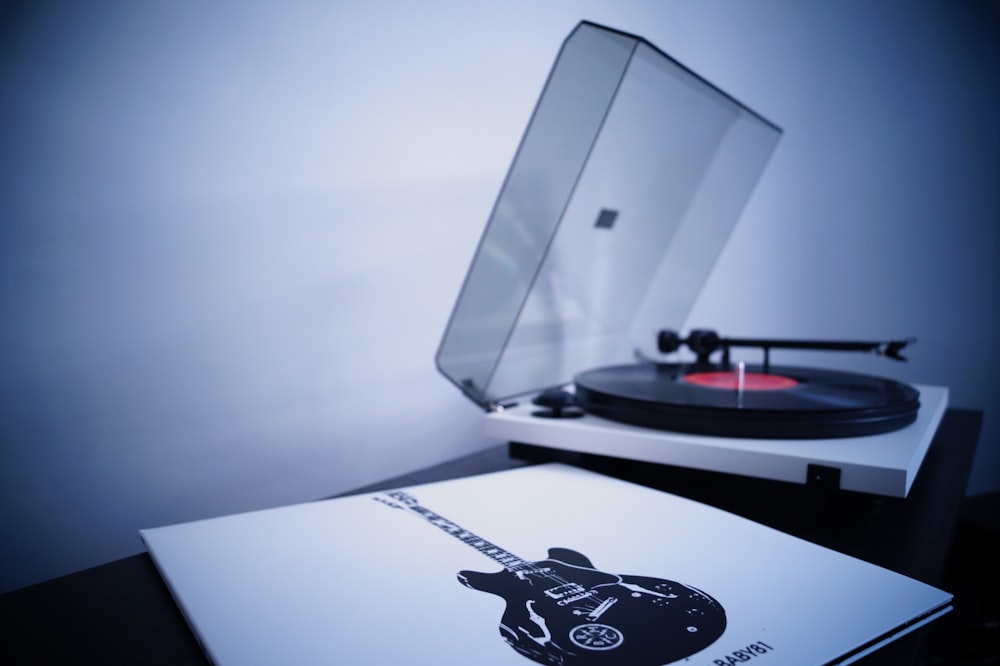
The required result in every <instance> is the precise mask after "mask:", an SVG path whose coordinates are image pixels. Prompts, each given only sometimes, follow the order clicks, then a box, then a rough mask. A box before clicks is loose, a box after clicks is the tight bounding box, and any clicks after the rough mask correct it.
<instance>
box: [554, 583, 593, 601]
mask: <svg viewBox="0 0 1000 666" xmlns="http://www.w3.org/2000/svg"><path fill="white" fill-rule="evenodd" d="M586 592H587V590H585V589H584V588H583V586H582V585H580V584H579V583H566V584H565V585H557V586H556V587H551V588H549V589H547V590H545V596H547V597H549V598H550V599H565V598H566V597H579V596H580V595H581V594H586Z"/></svg>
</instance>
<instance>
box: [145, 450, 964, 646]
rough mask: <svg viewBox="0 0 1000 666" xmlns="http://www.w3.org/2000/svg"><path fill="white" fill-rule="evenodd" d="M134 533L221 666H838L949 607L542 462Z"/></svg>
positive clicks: (824, 554) (844, 562)
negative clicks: (412, 665) (340, 665)
mask: <svg viewBox="0 0 1000 666" xmlns="http://www.w3.org/2000/svg"><path fill="white" fill-rule="evenodd" d="M141 535H142V538H143V539H144V541H145V543H146V547H147V549H148V551H149V553H150V554H151V555H152V558H153V560H154V561H155V563H156V566H157V567H158V569H159V571H160V573H161V574H162V576H163V578H164V579H165V581H166V582H167V585H168V586H169V588H170V590H171V592H172V594H173V596H174V598H175V600H176V601H177V603H178V605H179V606H180V608H181V609H182V610H183V612H184V615H185V616H186V618H187V620H188V622H189V624H190V625H191V627H192V629H193V630H194V631H195V633H196V634H197V635H198V637H199V639H200V641H201V643H202V645H203V646H204V649H205V651H206V653H207V654H208V655H209V657H210V658H211V659H212V661H213V662H215V663H217V664H223V665H229V664H233V665H236V664H239V665H240V666H243V665H246V664H274V663H295V664H331V663H350V664H401V663H420V664H431V663H433V664H463V665H465V664H470V663H475V664H510V665H512V666H517V665H519V664H521V665H524V664H530V663H561V664H564V665H565V666H570V665H571V664H621V663H630V664H640V665H641V664H666V663H690V664H703V665H704V666H715V665H716V664H736V663H743V662H745V661H749V660H753V661H755V662H759V663H762V664H772V665H778V664H792V665H795V666H808V665H809V664H832V663H837V664H842V663H850V662H851V661H854V660H856V659H857V658H858V657H860V656H861V655H863V654H867V653H869V652H871V651H873V650H875V649H877V648H878V647H879V646H881V645H884V644H885V643H887V642H889V641H892V640H894V639H895V638H897V637H899V636H900V635H903V634H905V633H907V632H909V631H911V630H913V629H915V628H916V627H919V626H921V625H923V624H925V623H927V622H929V621H931V620H932V619H934V618H936V617H938V616H940V615H942V614H944V613H946V612H947V611H948V610H950V603H951V595H949V594H948V593H946V592H943V591H941V590H938V589H936V588H934V587H931V586H928V585H926V584H924V583H921V582H918V581H915V580H913V579H910V578H907V577H904V576H901V575H899V574H896V573H894V572H891V571H888V570H886V569H883V568H880V567H877V566H874V565H871V564H868V563H866V562H863V561H860V560H857V559H854V558H851V557H848V556H846V555H843V554H840V553H837V552H834V551H831V550H828V549H825V548H822V547H820V546H817V545H815V544H812V543H809V542H806V541H803V540H800V539H798V538H795V537H792V536H789V535H787V534H784V533H781V532H778V531H776V530H773V529H771V528H768V527H764V526H762V525H760V524H757V523H754V522H751V521H748V520H746V519H744V518H740V517H737V516H734V515H732V514H729V513H726V512H724V511H721V510H718V509H715V508H712V507H708V506H706V505H702V504H699V503H696V502H692V501H690V500H687V499H683V498H679V497H677V496H673V495H669V494H665V493H662V492H659V491H655V490H651V489H648V488H644V487H641V486H637V485H633V484H630V483H627V482H624V481H619V480H615V479H611V478H609V477H605V476H602V475H599V474H595V473H592V472H587V471H583V470H580V469H577V468H574V467H570V466H565V465H561V464H547V465H538V466H530V467H524V468H520V469H516V470H510V471H504V472H496V473H492V474H485V475H481V476H474V477H468V478H464V479H458V480H451V481H444V482H438V483H433V484H427V485H423V486H417V487H412V488H406V489H402V490H399V491H389V492H386V493H377V494H365V495H357V496H352V497H346V498H341V499H334V500H328V501H323V502H315V503H310V504H302V505H296V506H290V507H285V508H278V509H271V510H265V511H258V512H252V513H246V514H240V515H234V516H229V517H223V518H217V519H211V520H204V521H199V522H193V523H186V524H181V525H174V526H168V527H161V528H155V529H147V530H142V532H141ZM664 639H669V640H664Z"/></svg>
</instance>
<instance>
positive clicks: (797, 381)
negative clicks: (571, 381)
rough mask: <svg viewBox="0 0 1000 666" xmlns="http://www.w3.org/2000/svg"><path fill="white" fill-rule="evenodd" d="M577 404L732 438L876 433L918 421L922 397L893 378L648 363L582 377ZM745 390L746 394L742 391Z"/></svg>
mask: <svg viewBox="0 0 1000 666" xmlns="http://www.w3.org/2000/svg"><path fill="white" fill-rule="evenodd" d="M575 384H576V400H577V403H578V404H579V406H580V407H581V408H583V409H584V410H585V411H587V412H589V413H591V414H595V415H597V416H601V417H604V418H607V419H611V420H614V421H619V422H623V423H629V424H632V425H638V426H644V427H648V428H658V429H661V430H671V431H675V432H687V433H696V434H703V435H721V436H726V437H755V438H767V439H772V438H773V439H818V438H835V437H854V436H859V435H873V434H877V433H882V432H890V431H892V430H898V429H899V428H902V427H904V426H906V425H909V424H910V423H912V422H913V421H914V420H915V419H916V417H917V410H918V408H919V406H920V393H919V391H917V390H916V389H915V388H913V387H912V386H909V385H907V384H903V383H901V382H897V381H893V380H891V379H884V378H881V377H872V376H868V375H861V374H855V373H849V372H836V371H832V370H822V369H812V368H791V367H774V366H772V367H771V368H769V371H768V372H763V370H762V369H761V368H760V367H759V366H746V368H745V373H743V374H742V375H740V374H739V373H738V372H737V371H736V370H735V369H733V368H722V367H719V366H706V365H699V366H693V365H680V364H655V363H640V364H635V365H620V366H612V367H607V368H598V369H595V370H589V371H586V372H583V373H580V374H579V375H577V377H576V379H575ZM741 387H742V390H741Z"/></svg>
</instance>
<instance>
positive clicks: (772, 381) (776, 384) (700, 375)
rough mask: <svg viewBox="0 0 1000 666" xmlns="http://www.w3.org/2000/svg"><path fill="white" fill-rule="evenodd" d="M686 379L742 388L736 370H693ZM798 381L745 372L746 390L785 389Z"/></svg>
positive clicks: (717, 385)
mask: <svg viewBox="0 0 1000 666" xmlns="http://www.w3.org/2000/svg"><path fill="white" fill-rule="evenodd" d="M684 381H686V382H688V383H689V384H696V385H697V386H707V387H709V388H718V389H729V390H730V391H737V390H739V388H740V374H739V372H737V371H735V370H731V371H719V372H693V373H691V374H690V375H684ZM798 384H799V383H798V381H796V380H794V379H792V378H791V377H785V376H784V375H768V374H764V373H763V372H744V373H743V390H744V391H784V390H785V389H790V388H792V387H793V386H798Z"/></svg>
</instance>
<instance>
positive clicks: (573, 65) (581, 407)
mask: <svg viewBox="0 0 1000 666" xmlns="http://www.w3.org/2000/svg"><path fill="white" fill-rule="evenodd" d="M780 136H781V129H780V128H779V127H777V126H776V125H775V124H774V123H772V122H770V121H769V120H767V119H765V118H764V117H763V116H761V115H760V114H758V113H756V112H755V111H753V110H751V109H749V108H748V107H747V106H745V105H743V104H741V103H740V102H738V101H737V100H735V99H734V98H733V97H731V96H730V95H727V94H726V93H724V92H723V91H721V90H719V89H718V88H716V87H715V86H713V85H712V84H710V83H708V82H707V81H705V80H704V79H702V78H701V77H699V76H698V75H696V74H694V73H693V72H691V71H690V70H689V69H687V68H685V67H684V66H683V65H681V64H679V63H678V62H676V61H675V60H673V59H672V58H670V57H669V56H667V55H666V54H665V53H663V52H662V51H660V50H659V49H657V48H656V47H655V46H653V45H652V44H650V43H649V42H647V41H646V40H644V39H642V38H641V37H638V36H635V35H630V34H626V33H623V32H619V31H616V30H612V29H609V28H606V27H603V26H599V25H596V24H594V23H590V22H582V23H580V24H579V25H578V26H577V27H576V28H575V29H574V30H573V32H572V33H571V34H570V35H569V36H568V37H567V38H566V40H565V42H564V43H563V45H562V48H561V50H560V52H559V54H558V56H557V58H556V62H555V64H554V65H553V68H552V71H551V72H550V74H549V78H548V81H547V82H546V84H545V88H544V89H543V91H542V94H541V96H540V98H539V101H538V103H537V106H536V108H535V110H534V113H533V115H532V117H531V120H530V122H529V124H528V128H527V130H526V131H525V134H524V136H523V138H522V140H521V144H520V146H519V148H518V150H517V154H516V155H515V157H514V160H513V163H512V165H511V167H510V170H509V172H508V174H507V178H506V180H505V181H504V183H503V186H502V188H501V191H500V194H499V196H498V198H497V201H496V204H495V205H494V208H493V211H492V213H491V216H490V219H489V222H488V224H487V226H486V230H485V232H484V234H483V236H482V239H481V240H480V244H479V247H478V250H477V252H476V255H475V257H474V259H473V262H472V265H471V267H470V269H469V271H468V274H467V276H466V279H465V283H464V284H463V286H462V290H461V292H460V294H459V296H458V299H457V301H456V304H455V307H454V310H453V312H452V315H451V319H450V321H449V323H448V327H447V329H446V331H445V334H444V337H443V339H442V341H441V344H440V347H439V349H438V353H437V357H436V360H437V365H438V368H439V370H440V371H441V372H442V373H443V374H444V375H445V376H446V377H448V379H450V380H451V381H452V382H453V383H454V384H455V385H457V386H458V387H459V388H460V389H461V390H462V391H463V392H464V393H465V394H466V396H467V397H469V398H470V399H471V400H472V401H474V402H475V403H476V404H477V405H479V406H481V407H482V408H483V409H484V410H485V411H486V412H487V417H486V430H487V433H488V434H490V435H492V436H495V437H499V438H502V439H505V440H508V441H511V442H518V443H524V444H531V445H536V446H541V447H547V448H551V449H558V450H564V451H574V452H580V453H593V454H599V455H605V456H612V457H618V458H625V459H631V460H639V461H647V462H655V463H664V464H670V465H678V466H683V467H690V468H696V469H704V470H711V471H717V472H727V473H734V474H741V475H747V476H754V477H759V478H766V479H775V480H781V481H790V482H793V483H822V484H826V485H835V486H836V487H839V488H842V489H846V490H856V491H863V492H869V493H877V494H882V495H890V496H897V497H905V496H906V494H907V492H908V491H909V489H910V486H911V485H912V483H913V480H914V478H915V477H916V474H917V472H918V470H919V468H920V464H921V462H922V460H923V458H924V455H925V454H926V452H927V449H928V447H929V446H930V442H931V439H932V438H933V435H934V433H935V431H936V429H937V426H938V423H939V422H940V420H941V418H942V416H943V414H944V411H945V408H946V407H947V402H948V391H947V389H946V388H944V387H935V386H910V385H907V384H904V383H901V382H897V381H894V380H891V379H888V378H884V377H874V376H868V375H859V374H855V373H849V372H842V371H837V370H833V369H818V368H794V367H793V368H790V367H785V366H782V365H779V364H776V365H772V364H771V353H772V350H781V349H784V348H793V349H810V348H812V349H821V350H840V351H843V352H845V353H852V352H853V353H862V352H867V353H876V354H879V355H882V356H885V357H887V358H888V359H890V360H888V361H886V362H887V363H889V362H891V361H892V360H902V359H903V355H902V352H903V350H904V348H905V347H907V346H908V345H909V344H910V343H911V342H912V341H911V340H909V339H900V340H889V341H875V342H869V341H862V342H854V341H816V340H812V341H809V340H806V341H803V340H789V339H781V338H775V339H746V338H731V337H723V336H721V335H719V334H717V333H715V332H714V331H711V330H704V329H696V330H693V331H690V332H689V333H688V334H687V335H686V336H682V335H680V334H679V333H677V332H675V331H674V330H671V329H672V328H673V329H677V328H680V327H681V326H683V324H684V323H686V320H687V317H688V314H689V313H690V310H691V308H692V306H693V305H694V302H695V300H696V299H697V296H698V294H699V292H700V288H701V285H702V284H703V283H704V282H705V280H706V278H707V277H708V274H709V273H710V272H711V270H712V268H713V266H714V264H715V261H716V259H717V257H718V255H719V253H720V252H721V250H722V248H723V246H724V245H725V242H726V239H727V238H728V236H729V233H730V231H731V230H732V228H733V225H734V224H735V223H736V220H737V218H738V217H739V215H740V212H741V210H742V208H743V206H744V205H745V203H746V201H747V200H748V198H749V197H750V194H751V192H752V191H753V188H754V186H755V184H756V182H757V179H758V178H759V177H760V175H761V173H762V172H763V170H764V167H765V165H766V163H767V161H768V160H769V158H770V156H771V154H772V153H773V151H774V150H775V148H776V146H777V143H778V141H779V138H780ZM749 348H756V349H749ZM737 351H738V352H740V353H749V354H752V355H753V356H754V357H753V358H751V359H750V361H747V360H742V359H736V358H735V357H734V352H737ZM681 353H689V355H690V356H692V357H693V358H691V359H688V360H683V359H679V358H678V356H679V355H680V354H681Z"/></svg>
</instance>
